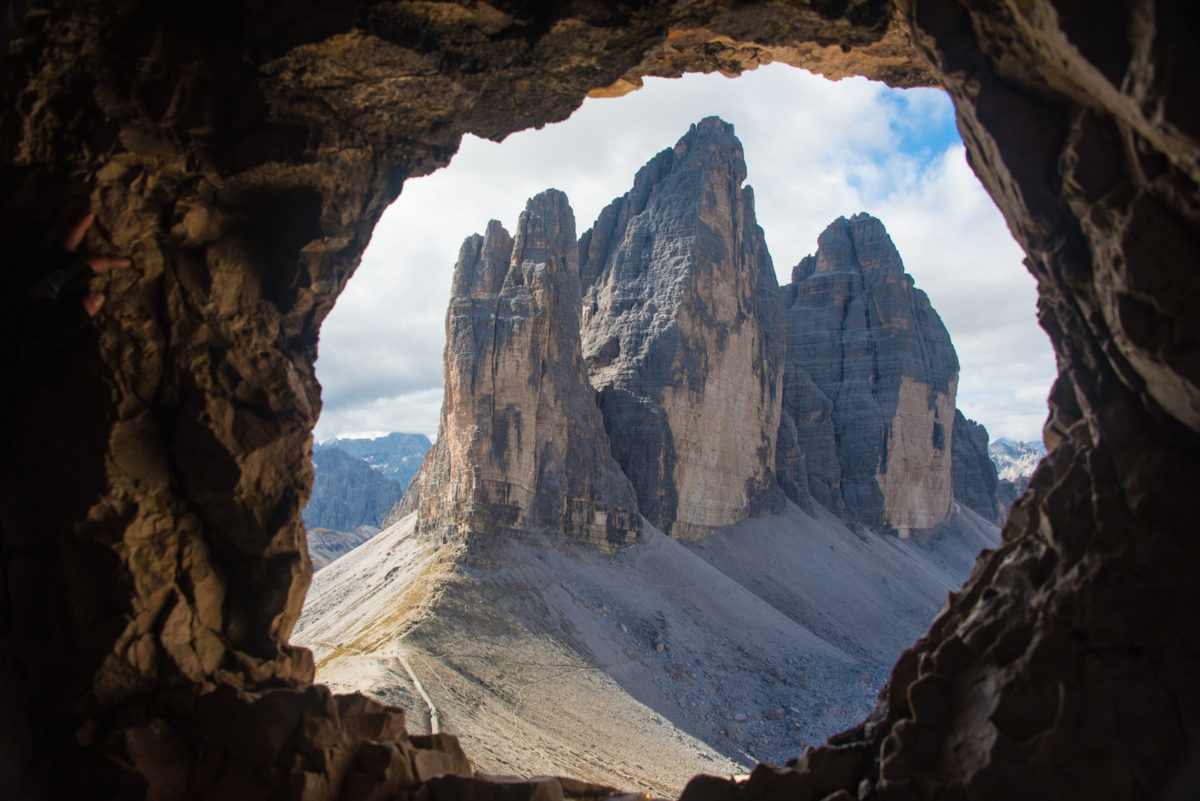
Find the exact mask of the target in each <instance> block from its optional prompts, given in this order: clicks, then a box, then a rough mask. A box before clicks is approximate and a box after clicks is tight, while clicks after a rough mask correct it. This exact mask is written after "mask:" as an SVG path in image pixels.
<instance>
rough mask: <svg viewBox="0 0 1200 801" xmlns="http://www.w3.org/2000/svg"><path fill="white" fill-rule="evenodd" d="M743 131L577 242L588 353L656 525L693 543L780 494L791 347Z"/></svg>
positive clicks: (656, 174) (651, 179)
mask: <svg viewBox="0 0 1200 801" xmlns="http://www.w3.org/2000/svg"><path fill="white" fill-rule="evenodd" d="M745 178H746V164H745V161H744V159H743V156H742V146H741V143H740V142H738V140H737V138H736V137H735V136H734V135H733V126H732V125H729V124H728V123H726V122H723V121H722V120H720V119H718V118H716V117H709V118H707V119H705V120H702V121H701V122H699V123H698V124H696V125H693V126H692V129H691V130H690V131H689V132H688V133H687V134H686V135H685V136H684V137H683V138H681V139H680V140H679V142H678V143H676V145H675V147H674V148H672V149H668V150H664V151H662V152H661V153H659V154H658V155H657V156H655V157H654V158H653V159H651V160H650V162H649V163H648V164H646V166H644V167H643V168H642V169H641V170H639V171H638V174H637V176H636V177H635V178H634V183H633V188H632V189H631V190H630V191H629V192H628V193H627V194H625V195H624V196H622V197H620V198H617V199H616V200H614V201H613V202H612V203H611V204H609V205H608V207H606V208H605V209H604V210H603V211H602V212H601V213H600V217H599V219H597V220H596V223H595V225H593V226H592V228H591V230H589V231H587V232H585V233H584V235H583V236H582V237H581V238H580V241H579V253H580V273H581V275H582V277H583V285H584V299H583V354H584V358H585V359H586V360H587V365H588V373H589V375H590V377H591V381H592V385H593V386H595V387H596V389H597V391H598V392H599V393H600V399H599V403H600V408H601V409H602V410H603V412H604V426H605V428H606V429H607V431H608V435H609V438H610V439H611V440H612V452H613V455H614V456H615V457H616V459H617V461H618V462H619V463H620V464H621V467H622V469H623V470H624V471H625V474H626V475H628V476H629V478H630V479H631V480H632V482H633V486H634V488H635V489H636V491H637V497H638V506H639V508H640V509H641V512H642V514H644V515H645V516H646V518H647V519H648V520H650V521H651V522H652V523H654V524H655V525H656V526H658V527H659V528H660V529H661V530H663V531H664V532H666V533H668V534H670V535H671V536H672V537H674V538H675V539H685V540H686V539H695V538H698V537H701V536H704V535H705V534H707V533H710V532H711V531H713V530H715V529H717V528H720V527H722V526H727V525H730V524H732V523H736V522H738V521H739V520H742V519H744V518H745V517H747V516H748V515H749V514H750V512H751V511H752V510H753V509H754V508H755V507H756V506H757V505H758V504H760V503H761V502H762V501H763V500H764V499H765V498H766V497H767V496H768V493H769V492H770V491H771V489H772V487H773V485H774V472H775V440H776V436H777V434H778V430H779V404H780V397H781V394H780V388H779V382H780V379H781V378H782V370H781V369H780V368H781V365H782V362H783V338H782V330H781V320H780V316H779V312H778V303H777V301H776V299H775V297H774V294H775V292H776V289H777V283H776V280H775V271H774V267H773V266H772V264H771V257H770V255H769V254H768V253H767V247H766V243H765V242H764V240H763V235H762V229H761V228H759V227H758V224H757V222H756V221H755V217H754V196H753V193H752V191H751V189H750V187H744V186H742V182H743V181H744V180H745Z"/></svg>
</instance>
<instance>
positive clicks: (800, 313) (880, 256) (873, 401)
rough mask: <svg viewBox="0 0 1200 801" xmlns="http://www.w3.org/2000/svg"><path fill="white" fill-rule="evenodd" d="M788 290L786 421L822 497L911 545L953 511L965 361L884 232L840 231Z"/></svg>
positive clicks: (828, 237) (868, 226)
mask: <svg viewBox="0 0 1200 801" xmlns="http://www.w3.org/2000/svg"><path fill="white" fill-rule="evenodd" d="M817 245H818V247H817V252H816V254H814V255H812V256H807V257H805V258H804V259H802V260H801V262H800V263H799V264H798V265H797V266H796V268H795V269H794V270H793V272H792V282H791V283H790V284H788V285H787V286H785V287H783V288H782V289H781V295H782V297H783V299H784V305H785V308H786V311H785V317H786V321H787V369H786V374H785V378H784V401H783V408H784V415H785V420H786V418H790V420H787V421H786V422H788V423H789V424H790V423H794V424H795V431H796V441H797V447H798V449H799V451H800V452H801V453H802V454H803V456H804V459H803V464H804V469H805V471H806V475H805V476H793V478H794V479H796V481H797V482H798V483H806V484H807V487H808V489H809V492H811V494H812V496H813V497H814V498H815V499H816V500H818V501H820V502H821V503H822V504H824V505H825V506H827V507H829V508H830V509H833V510H835V511H838V512H840V513H842V514H844V515H846V516H847V517H849V518H851V519H854V520H858V521H860V522H862V523H865V524H867V525H872V526H879V525H882V526H886V527H890V528H894V529H896V530H897V531H899V532H900V533H901V534H906V533H907V532H909V531H910V530H912V529H924V528H930V527H932V526H934V525H936V524H938V523H940V522H942V521H944V520H946V519H947V518H948V517H949V516H950V514H951V512H952V510H953V484H952V474H951V437H952V434H953V427H954V411H955V409H954V401H955V393H956V389H957V384H958V357H957V356H956V355H955V353H954V346H953V345H952V344H951V343H950V335H949V334H948V333H947V332H946V328H945V326H944V325H942V321H941V318H939V317H938V315H937V312H935V311H934V310H933V308H932V307H931V306H930V304H929V298H928V297H926V295H925V293H924V292H922V291H920V290H919V289H916V288H915V287H914V286H913V279H912V277H911V276H910V275H908V274H907V273H905V271H904V265H903V263H902V262H901V260H900V254H899V253H897V251H896V248H895V246H894V245H893V244H892V240H891V237H889V236H888V233H887V231H886V230H885V229H884V227H883V223H881V222H880V221H879V220H877V219H875V218H874V217H872V216H870V215H868V214H856V215H854V216H853V217H851V218H850V219H848V220H847V219H846V218H845V217H841V218H839V219H837V220H835V221H834V222H833V223H832V224H830V225H829V227H828V228H826V229H825V231H824V233H822V234H821V236H820V237H819V238H818V240H817Z"/></svg>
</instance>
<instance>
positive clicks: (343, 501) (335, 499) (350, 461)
mask: <svg viewBox="0 0 1200 801" xmlns="http://www.w3.org/2000/svg"><path fill="white" fill-rule="evenodd" d="M429 446H430V443H429V438H428V437H426V436H425V435H424V434H406V433H401V432H395V433H391V434H388V435H386V436H383V437H374V438H356V437H342V438H338V439H331V440H326V441H325V442H322V443H319V444H316V445H314V446H313V487H312V497H311V498H310V499H309V502H308V505H307V506H306V507H305V508H304V511H303V513H302V516H303V518H304V524H305V526H306V527H307V528H308V530H309V533H308V552H309V557H310V558H311V559H312V562H313V566H314V567H315V568H316V569H318V570H319V569H321V568H322V567H324V566H325V565H326V564H328V563H329V562H330V561H332V560H333V559H336V558H337V557H338V556H341V555H342V554H343V553H346V552H347V551H349V550H351V549H352V548H355V547H357V546H358V545H361V544H362V543H363V542H365V541H366V540H367V539H369V538H370V537H371V536H372V535H373V534H374V533H376V532H378V531H379V529H380V528H381V527H382V525H383V522H384V517H385V516H386V515H387V513H388V511H389V510H390V509H392V508H393V507H394V506H395V505H396V504H397V503H399V502H400V499H401V498H403V497H404V493H405V490H406V489H407V488H408V483H409V481H410V480H411V479H412V476H413V475H414V474H415V473H416V471H417V470H418V469H419V468H420V466H421V461H422V459H423V458H424V455H425V452H426V451H427V450H428V449H429Z"/></svg>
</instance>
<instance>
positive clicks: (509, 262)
mask: <svg viewBox="0 0 1200 801" xmlns="http://www.w3.org/2000/svg"><path fill="white" fill-rule="evenodd" d="M575 254H576V240H575V217H574V214H573V213H572V211H571V207H570V206H569V205H568V204H567V198H566V195H564V194H563V193H562V192H559V191H557V190H553V189H552V190H547V191H546V192H543V193H542V194H540V195H538V196H536V197H534V198H532V199H531V200H530V201H529V203H528V205H527V206H526V208H525V211H524V212H523V213H522V214H521V218H520V222H519V223H518V226H517V233H516V238H515V239H514V238H512V237H510V236H509V234H508V232H507V231H505V230H504V228H503V227H502V226H501V225H500V224H499V223H498V222H496V221H494V220H493V221H492V222H491V223H489V224H488V228H487V233H486V235H484V236H479V235H475V236H472V237H470V238H468V239H467V240H466V242H464V243H463V246H462V249H461V251H460V252H459V257H458V263H457V265H456V266H455V269H454V281H453V287H452V297H451V300H450V308H449V311H448V312H447V314H446V352H445V398H444V400H443V402H442V416H441V424H440V430H439V434H438V438H437V442H436V443H435V444H434V446H433V448H432V449H431V450H430V452H429V454H428V455H427V456H426V459H425V462H424V464H423V465H422V467H421V470H420V472H419V473H418V474H417V478H416V479H415V483H414V485H413V486H414V488H417V492H416V493H413V492H411V491H410V492H409V495H415V496H416V497H415V498H414V502H415V506H416V508H417V510H418V512H419V520H420V523H419V525H420V527H421V529H422V530H424V531H431V532H439V533H443V534H451V535H454V536H460V537H463V538H466V539H468V540H474V539H477V538H478V536H480V535H485V536H486V535H498V534H509V535H520V534H521V533H522V532H525V531H532V530H545V531H561V532H563V533H565V534H566V535H567V536H570V537H576V538H582V539H585V540H588V541H590V542H592V543H594V544H597V545H600V546H602V547H606V548H612V547H616V546H617V545H620V544H623V543H628V542H632V541H634V540H636V539H637V537H638V533H639V531H640V529H641V521H640V518H639V516H638V513H637V503H636V501H635V499H634V493H633V489H632V487H631V486H630V484H629V480H628V479H626V478H625V476H624V475H622V474H621V470H620V468H619V467H618V466H617V464H616V463H615V462H614V461H613V459H612V456H611V455H610V454H609V450H608V442H607V439H606V438H605V436H604V427H603V424H602V422H601V418H600V412H599V410H598V409H597V408H596V403H595V397H594V392H593V391H592V389H591V387H590V386H589V384H588V381H587V373H586V371H585V369H584V363H583V358H582V356H581V354H580V346H579V342H580V339H579V307H580V289H579V272H578V263H577V261H576V255H575Z"/></svg>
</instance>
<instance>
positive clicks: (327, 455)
mask: <svg viewBox="0 0 1200 801" xmlns="http://www.w3.org/2000/svg"><path fill="white" fill-rule="evenodd" d="M313 474H314V475H313V494H312V497H311V498H310V499H309V501H308V506H306V507H304V523H305V525H306V526H308V527H309V528H331V529H333V530H335V531H353V530H354V529H356V528H358V527H359V526H363V525H366V526H378V525H379V524H380V523H381V522H382V521H383V518H384V515H386V514H387V513H388V512H389V511H390V510H391V508H392V507H393V506H395V505H396V503H397V502H399V500H400V498H401V497H403V495H404V489H405V488H404V485H403V484H401V483H400V482H399V481H393V480H392V479H390V478H388V477H387V476H385V475H383V474H382V473H380V472H379V471H377V470H375V469H374V468H372V467H371V466H370V465H368V464H367V463H366V462H364V461H363V460H362V459H358V458H356V457H354V456H351V455H350V454H348V453H346V452H345V451H343V450H342V449H340V448H323V449H322V450H320V451H318V452H317V453H316V454H314V455H313Z"/></svg>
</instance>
